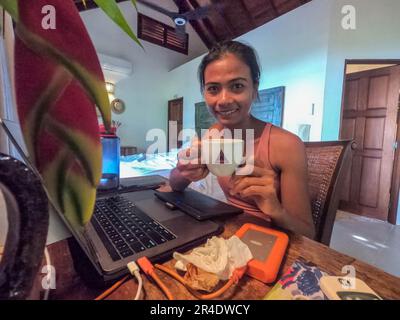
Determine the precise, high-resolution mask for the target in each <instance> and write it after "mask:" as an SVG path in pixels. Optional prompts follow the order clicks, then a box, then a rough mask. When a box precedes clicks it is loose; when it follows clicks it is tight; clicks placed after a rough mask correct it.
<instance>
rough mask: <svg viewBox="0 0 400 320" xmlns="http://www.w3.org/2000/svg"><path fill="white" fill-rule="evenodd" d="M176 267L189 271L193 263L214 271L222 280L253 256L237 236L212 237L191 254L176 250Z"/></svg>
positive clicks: (226, 278) (211, 271) (205, 269)
mask: <svg viewBox="0 0 400 320" xmlns="http://www.w3.org/2000/svg"><path fill="white" fill-rule="evenodd" d="M173 257H174V259H175V260H177V262H176V264H175V268H176V269H178V270H182V271H187V268H186V266H187V264H188V263H191V264H193V265H195V266H196V267H198V268H201V269H203V270H204V271H206V272H210V273H214V274H216V275H217V276H218V278H219V279H220V280H228V279H229V278H230V277H231V275H232V273H233V271H234V270H235V269H237V268H241V267H244V266H245V265H246V264H247V262H249V260H251V259H252V258H253V256H252V254H251V251H250V249H249V247H248V246H247V245H246V244H245V243H244V242H243V241H242V240H240V239H239V238H238V237H237V236H232V237H231V238H229V239H228V240H226V239H223V238H219V237H216V236H214V237H212V238H211V239H208V240H207V243H206V244H205V245H204V246H203V247H197V248H195V249H193V250H192V252H191V253H189V254H181V253H178V252H174V254H173Z"/></svg>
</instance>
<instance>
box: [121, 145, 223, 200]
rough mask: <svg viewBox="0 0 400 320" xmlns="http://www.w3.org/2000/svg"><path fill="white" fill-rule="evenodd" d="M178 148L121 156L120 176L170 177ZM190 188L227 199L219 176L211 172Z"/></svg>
mask: <svg viewBox="0 0 400 320" xmlns="http://www.w3.org/2000/svg"><path fill="white" fill-rule="evenodd" d="M177 152H178V151H177V150H174V151H171V152H168V153H158V154H150V155H149V154H143V153H140V154H135V155H132V156H126V157H121V165H120V177H121V178H129V177H138V176H146V175H153V174H158V175H161V176H163V177H166V178H169V174H170V172H171V170H172V169H174V168H175V167H176V163H177ZM189 187H190V188H192V189H194V190H197V191H199V192H201V193H204V194H206V195H208V196H210V197H212V198H215V199H218V200H221V201H225V202H226V198H225V195H224V193H223V191H222V189H221V188H220V186H219V184H218V181H217V178H216V177H215V176H214V175H212V174H211V173H210V174H209V175H208V176H207V177H206V178H205V179H203V180H200V181H197V182H193V183H191V184H190V185H189Z"/></svg>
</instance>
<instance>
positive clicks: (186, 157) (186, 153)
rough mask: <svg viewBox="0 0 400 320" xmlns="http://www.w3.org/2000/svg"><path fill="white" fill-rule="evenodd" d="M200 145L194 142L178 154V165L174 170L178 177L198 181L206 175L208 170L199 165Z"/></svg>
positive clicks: (204, 166)
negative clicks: (176, 171)
mask: <svg viewBox="0 0 400 320" xmlns="http://www.w3.org/2000/svg"><path fill="white" fill-rule="evenodd" d="M200 152H201V143H200V141H195V142H194V143H193V144H192V145H191V147H190V148H188V149H185V150H181V151H180V152H179V153H178V164H177V166H176V169H177V170H178V171H179V173H180V175H181V176H182V177H184V178H185V179H187V180H189V181H198V180H201V179H204V178H205V177H206V176H207V175H208V172H209V171H208V168H207V166H206V165H205V164H201V157H200Z"/></svg>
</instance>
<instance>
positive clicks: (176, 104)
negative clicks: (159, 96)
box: [167, 98, 183, 151]
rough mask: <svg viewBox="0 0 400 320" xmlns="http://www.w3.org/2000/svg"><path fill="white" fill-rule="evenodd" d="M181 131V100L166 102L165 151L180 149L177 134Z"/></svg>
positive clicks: (180, 145)
mask: <svg viewBox="0 0 400 320" xmlns="http://www.w3.org/2000/svg"><path fill="white" fill-rule="evenodd" d="M182 129H183V98H178V99H174V100H170V101H168V141H167V149H168V151H170V150H171V149H176V148H180V147H182V140H180V139H179V133H180V132H181V131H182Z"/></svg>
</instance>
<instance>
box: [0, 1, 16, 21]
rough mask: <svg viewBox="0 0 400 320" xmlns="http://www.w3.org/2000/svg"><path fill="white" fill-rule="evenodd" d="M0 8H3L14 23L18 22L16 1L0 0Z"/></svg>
mask: <svg viewBox="0 0 400 320" xmlns="http://www.w3.org/2000/svg"><path fill="white" fill-rule="evenodd" d="M0 7H3V9H4V10H6V11H7V12H8V14H9V15H10V16H11V17H12V18H13V19H14V21H18V0H0Z"/></svg>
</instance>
